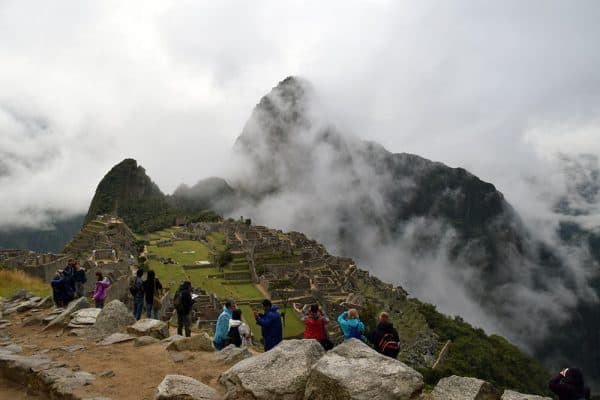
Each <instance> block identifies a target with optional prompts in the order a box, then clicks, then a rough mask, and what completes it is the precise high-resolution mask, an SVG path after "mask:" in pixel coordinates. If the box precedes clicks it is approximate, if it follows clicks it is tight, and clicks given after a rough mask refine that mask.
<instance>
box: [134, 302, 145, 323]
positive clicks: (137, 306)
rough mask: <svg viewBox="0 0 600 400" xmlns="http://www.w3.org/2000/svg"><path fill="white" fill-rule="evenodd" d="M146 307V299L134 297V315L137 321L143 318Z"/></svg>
mask: <svg viewBox="0 0 600 400" xmlns="http://www.w3.org/2000/svg"><path fill="white" fill-rule="evenodd" d="M143 309H144V299H133V316H134V317H135V320H136V321H139V320H140V318H142V310H143Z"/></svg>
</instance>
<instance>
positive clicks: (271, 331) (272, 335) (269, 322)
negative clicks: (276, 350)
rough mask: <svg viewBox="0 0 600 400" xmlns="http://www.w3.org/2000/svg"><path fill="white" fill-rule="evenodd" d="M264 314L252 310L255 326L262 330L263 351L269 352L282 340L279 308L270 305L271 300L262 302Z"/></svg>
mask: <svg viewBox="0 0 600 400" xmlns="http://www.w3.org/2000/svg"><path fill="white" fill-rule="evenodd" d="M262 305H263V310H264V313H258V312H257V311H255V310H254V318H256V324H257V325H260V327H261V329H262V337H263V340H264V345H265V351H269V350H271V349H272V348H273V347H275V346H277V345H278V344H279V343H280V342H281V341H282V340H283V325H282V324H281V315H279V308H278V307H277V306H276V305H275V304H272V303H271V300H267V299H265V300H263V302H262Z"/></svg>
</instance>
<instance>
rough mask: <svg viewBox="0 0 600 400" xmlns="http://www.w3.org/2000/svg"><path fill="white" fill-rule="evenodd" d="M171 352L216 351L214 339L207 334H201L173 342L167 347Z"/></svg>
mask: <svg viewBox="0 0 600 400" xmlns="http://www.w3.org/2000/svg"><path fill="white" fill-rule="evenodd" d="M167 350H170V351H214V350H215V349H214V348H213V344H212V339H211V338H210V336H208V334H207V333H206V332H201V333H199V334H197V335H194V336H192V337H186V338H184V337H180V339H179V338H178V339H175V340H172V341H171V343H169V345H168V346H167Z"/></svg>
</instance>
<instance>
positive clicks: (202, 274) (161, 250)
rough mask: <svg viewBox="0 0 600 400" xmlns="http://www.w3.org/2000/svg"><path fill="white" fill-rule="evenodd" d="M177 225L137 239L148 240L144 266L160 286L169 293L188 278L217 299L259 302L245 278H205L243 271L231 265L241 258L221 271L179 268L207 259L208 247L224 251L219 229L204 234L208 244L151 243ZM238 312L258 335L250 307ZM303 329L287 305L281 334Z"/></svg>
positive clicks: (239, 259)
mask: <svg viewBox="0 0 600 400" xmlns="http://www.w3.org/2000/svg"><path fill="white" fill-rule="evenodd" d="M174 229H177V228H170V229H165V230H162V231H158V232H152V233H150V234H147V235H142V236H139V237H138V238H139V239H144V240H148V241H150V245H149V246H148V252H149V253H150V254H154V255H156V258H157V259H156V260H148V265H149V267H150V268H151V269H153V270H154V271H155V272H156V275H157V276H158V278H159V279H160V280H161V282H162V284H163V285H164V286H168V287H170V288H171V289H172V293H173V292H174V291H175V290H176V289H177V286H178V285H179V283H180V282H181V281H182V280H184V279H188V280H190V281H191V282H192V285H193V286H194V287H199V288H202V289H204V290H206V291H207V292H210V293H214V294H216V295H217V296H218V297H219V298H222V299H223V298H233V299H235V300H237V301H243V300H246V301H259V300H262V299H263V298H264V295H263V294H262V293H261V292H260V291H259V290H258V289H257V288H256V286H255V285H254V284H253V283H252V282H251V281H250V280H248V279H243V280H226V279H223V278H209V276H210V275H217V274H220V273H234V272H243V271H240V270H239V269H236V268H235V267H236V266H237V267H239V266H241V265H244V264H247V261H246V259H245V258H243V257H234V259H233V260H232V262H231V263H230V264H229V265H226V266H225V267H224V268H223V271H218V270H217V268H216V267H214V266H209V267H202V268H194V269H187V270H184V269H183V265H190V264H195V262H196V261H203V260H210V258H209V254H210V248H209V246H210V247H211V248H214V249H217V250H218V251H223V250H225V236H224V235H223V233H221V232H213V233H211V234H210V235H209V237H208V243H209V245H207V244H206V243H203V242H199V241H191V240H176V241H174V242H173V245H172V246H166V247H158V246H156V245H155V243H156V242H157V241H159V240H163V239H167V238H170V237H171V232H173V230H174ZM160 258H172V259H173V260H175V261H176V262H177V264H166V265H165V264H162V263H161V262H160V261H159V259H160ZM241 308H242V313H243V315H244V317H245V319H246V321H247V322H248V324H249V326H250V328H251V329H252V332H253V334H254V335H255V337H257V338H260V337H261V335H260V327H259V326H257V325H256V323H255V322H254V318H253V316H252V310H251V309H250V307H249V306H247V305H244V306H241ZM303 331H304V324H303V322H302V321H301V320H300V319H299V318H298V317H297V316H296V315H295V313H294V312H293V310H292V309H291V308H290V309H288V310H287V311H286V326H285V327H284V330H283V333H284V336H285V337H293V336H296V335H299V334H300V333H302V332H303Z"/></svg>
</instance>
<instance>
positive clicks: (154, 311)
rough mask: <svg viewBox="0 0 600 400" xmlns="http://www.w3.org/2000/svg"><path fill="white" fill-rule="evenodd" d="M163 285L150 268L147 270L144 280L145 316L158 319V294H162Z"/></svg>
mask: <svg viewBox="0 0 600 400" xmlns="http://www.w3.org/2000/svg"><path fill="white" fill-rule="evenodd" d="M162 290H163V286H162V284H161V283H160V281H159V280H158V278H157V277H156V273H155V272H154V271H152V270H150V271H148V275H147V277H146V280H145V281H144V295H145V296H146V318H150V317H154V319H158V312H159V311H160V304H159V303H160V296H161V295H162Z"/></svg>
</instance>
